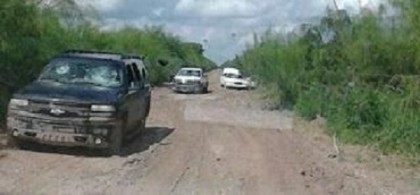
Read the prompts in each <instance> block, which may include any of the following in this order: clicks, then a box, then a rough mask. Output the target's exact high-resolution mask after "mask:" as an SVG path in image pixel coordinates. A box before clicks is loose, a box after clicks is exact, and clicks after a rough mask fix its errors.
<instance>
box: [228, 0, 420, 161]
mask: <svg viewBox="0 0 420 195" xmlns="http://www.w3.org/2000/svg"><path fill="white" fill-rule="evenodd" d="M401 2H402V3H401ZM401 2H397V3H395V5H397V7H396V8H395V9H400V10H401V13H402V14H401V15H398V16H394V18H390V17H389V15H387V14H386V13H385V12H384V10H382V11H381V12H380V13H378V14H373V13H370V12H364V13H363V14H361V15H359V16H355V17H353V18H350V17H348V16H347V15H346V14H345V12H343V11H339V12H335V11H329V12H328V13H327V15H326V16H325V17H324V18H323V19H322V20H321V22H320V24H318V25H312V26H308V25H306V26H302V30H301V32H303V35H301V36H298V35H296V34H289V35H286V36H285V35H282V34H275V33H267V35H268V36H267V35H266V36H265V37H263V38H262V40H263V41H262V42H259V43H256V44H254V45H253V46H252V47H250V48H249V49H247V50H246V51H245V52H244V53H243V54H242V55H241V56H240V57H238V58H237V59H236V60H234V61H233V62H230V64H231V65H234V66H237V67H239V68H242V69H243V70H244V71H246V72H248V73H251V74H253V75H255V76H257V78H258V79H259V81H260V82H261V83H262V85H263V86H269V88H270V89H271V90H272V91H273V94H276V95H273V96H272V97H273V98H275V101H276V102H277V105H278V106H280V107H283V108H284V107H286V108H292V109H294V110H295V111H296V112H297V113H299V114H300V115H301V116H302V117H304V118H307V119H314V118H315V117H316V116H317V115H320V116H323V117H326V118H327V120H328V132H329V133H331V134H336V135H338V136H339V137H340V138H341V139H342V140H344V141H347V142H350V143H358V144H372V145H376V146H378V147H379V148H380V149H382V151H384V152H385V153H389V152H396V153H404V154H407V155H412V156H417V157H418V156H419V154H420V142H419V140H420V93H419V91H420V88H419V87H420V75H419V74H420V55H419V54H420V44H419V43H420V42H419V41H418V40H419V37H420V33H419V32H420V20H417V19H420V15H419V14H418V13H417V11H413V9H414V8H412V6H414V5H416V6H417V8H420V4H419V3H416V1H411V2H412V4H409V3H407V2H408V1H401ZM406 3H407V4H409V5H410V6H407V4H406ZM417 10H418V9H417Z"/></svg>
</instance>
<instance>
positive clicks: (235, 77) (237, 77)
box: [223, 74, 243, 79]
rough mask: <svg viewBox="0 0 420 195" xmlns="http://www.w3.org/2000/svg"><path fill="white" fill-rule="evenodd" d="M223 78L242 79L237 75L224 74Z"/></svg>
mask: <svg viewBox="0 0 420 195" xmlns="http://www.w3.org/2000/svg"><path fill="white" fill-rule="evenodd" d="M223 76H225V77H227V78H233V79H242V78H243V77H242V75H238V74H224V75H223Z"/></svg>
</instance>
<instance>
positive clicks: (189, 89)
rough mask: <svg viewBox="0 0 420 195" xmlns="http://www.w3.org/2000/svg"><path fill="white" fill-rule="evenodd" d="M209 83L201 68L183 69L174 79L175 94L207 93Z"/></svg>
mask: <svg viewBox="0 0 420 195" xmlns="http://www.w3.org/2000/svg"><path fill="white" fill-rule="evenodd" d="M208 86H209V82H208V80H207V77H206V75H205V74H204V71H203V70H202V69H201V68H182V69H181V70H179V71H178V74H177V75H175V77H174V87H173V90H174V91H175V92H183V93H207V91H208Z"/></svg>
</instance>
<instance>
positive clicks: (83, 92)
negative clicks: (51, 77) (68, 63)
mask: <svg viewBox="0 0 420 195" xmlns="http://www.w3.org/2000/svg"><path fill="white" fill-rule="evenodd" d="M121 92H122V91H121V89H112V88H104V87H93V86H80V85H67V84H59V83H54V82H33V83H32V84H30V85H28V86H26V87H25V88H24V89H23V90H21V91H20V92H18V93H16V94H15V97H16V98H22V99H28V100H40V101H51V100H54V101H59V102H73V103H98V104H113V103H117V101H118V99H119V96H120V94H121Z"/></svg>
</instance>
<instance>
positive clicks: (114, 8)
mask: <svg viewBox="0 0 420 195" xmlns="http://www.w3.org/2000/svg"><path fill="white" fill-rule="evenodd" d="M359 1H360V2H361V4H362V6H365V7H375V5H376V4H377V3H376V2H377V1H379V0H337V2H338V4H339V7H340V8H344V9H348V10H349V11H350V12H352V13H357V12H358V9H359ZM84 2H86V1H84ZM89 2H91V3H92V6H93V7H95V8H96V9H97V10H98V11H99V13H100V14H101V16H102V20H103V24H102V25H103V28H105V29H116V28H119V27H122V26H124V25H134V26H137V27H143V26H144V25H163V26H164V27H165V29H166V31H168V32H171V33H173V34H175V35H177V36H179V37H181V38H182V39H183V40H185V41H193V42H199V43H202V44H203V45H204V47H205V49H206V56H207V57H209V58H210V59H212V60H214V61H216V62H217V63H219V64H220V63H222V62H224V61H226V60H228V59H231V58H233V57H234V56H235V54H239V53H240V52H241V51H243V49H244V48H245V45H246V43H250V42H251V41H252V33H253V32H256V33H261V32H264V31H265V30H267V29H268V28H269V27H271V28H272V29H274V30H276V31H287V30H290V29H293V28H294V27H295V26H296V25H299V24H301V23H303V22H316V21H317V20H319V18H320V16H322V14H323V13H324V12H325V10H326V8H327V6H330V7H331V8H332V7H333V0H91V1H89ZM205 40H208V41H205Z"/></svg>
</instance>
